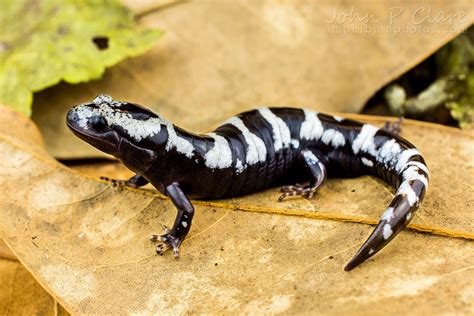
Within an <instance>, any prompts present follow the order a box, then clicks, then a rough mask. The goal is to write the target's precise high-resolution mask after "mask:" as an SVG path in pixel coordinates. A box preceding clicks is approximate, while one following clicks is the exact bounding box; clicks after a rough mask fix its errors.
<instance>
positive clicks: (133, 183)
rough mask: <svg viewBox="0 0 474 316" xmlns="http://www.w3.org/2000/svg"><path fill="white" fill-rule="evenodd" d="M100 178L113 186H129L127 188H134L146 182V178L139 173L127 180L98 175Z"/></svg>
mask: <svg viewBox="0 0 474 316" xmlns="http://www.w3.org/2000/svg"><path fill="white" fill-rule="evenodd" d="M100 180H105V181H107V182H109V183H110V184H111V185H112V186H113V187H119V188H123V187H129V188H134V189H136V188H139V187H141V186H144V185H145V184H147V183H148V180H146V179H145V178H143V177H142V176H140V175H135V176H133V177H131V178H130V179H128V180H117V179H111V178H109V177H100Z"/></svg>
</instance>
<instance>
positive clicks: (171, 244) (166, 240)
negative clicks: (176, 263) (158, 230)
mask: <svg viewBox="0 0 474 316" xmlns="http://www.w3.org/2000/svg"><path fill="white" fill-rule="evenodd" d="M165 231H166V232H165V234H164V235H161V236H160V235H151V236H150V240H151V241H153V242H155V241H162V242H163V243H161V244H159V245H158V246H156V253H157V254H159V255H160V256H162V255H163V254H164V253H165V251H167V250H168V249H173V254H174V258H175V259H179V246H181V240H179V238H178V237H175V236H173V235H171V233H170V232H169V230H168V229H165Z"/></svg>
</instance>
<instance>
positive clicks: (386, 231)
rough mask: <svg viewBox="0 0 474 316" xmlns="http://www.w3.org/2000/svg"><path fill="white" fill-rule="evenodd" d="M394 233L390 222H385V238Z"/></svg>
mask: <svg viewBox="0 0 474 316" xmlns="http://www.w3.org/2000/svg"><path fill="white" fill-rule="evenodd" d="M392 234H393V231H392V227H391V226H390V224H385V225H384V226H383V239H385V240H387V239H389V238H390V236H392Z"/></svg>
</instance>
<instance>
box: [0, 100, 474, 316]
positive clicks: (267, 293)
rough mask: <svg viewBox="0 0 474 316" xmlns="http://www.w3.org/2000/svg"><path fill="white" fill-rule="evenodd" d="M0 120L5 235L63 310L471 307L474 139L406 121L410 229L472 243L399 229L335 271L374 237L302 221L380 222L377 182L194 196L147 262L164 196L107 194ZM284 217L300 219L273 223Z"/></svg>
mask: <svg viewBox="0 0 474 316" xmlns="http://www.w3.org/2000/svg"><path fill="white" fill-rule="evenodd" d="M5 111H8V110H6V109H5V108H1V107H0V173H1V177H0V191H1V192H6V194H5V195H2V196H1V197H0V219H1V220H0V237H2V238H4V239H5V241H6V242H7V243H8V245H9V246H10V247H11V248H12V249H13V250H14V252H15V254H16V255H17V256H18V258H19V259H20V260H21V262H22V263H23V264H24V265H25V266H26V267H27V268H28V269H29V270H30V271H31V272H32V274H33V275H34V276H35V277H36V278H37V280H38V281H39V282H40V283H41V284H42V285H43V286H44V287H45V288H46V289H47V290H48V292H50V293H51V294H52V295H54V297H55V298H56V299H57V300H58V301H60V302H61V304H63V305H64V306H65V307H66V308H67V309H68V310H69V311H71V312H74V313H78V314H92V313H93V314H104V313H113V314H128V313H137V314H140V313H158V312H162V313H165V314H166V313H181V312H197V313H199V312H206V313H217V312H223V311H227V312H253V313H260V312H270V313H278V312H287V313H302V312H306V313H309V312H312V313H325V314H327V313H331V314H332V313H352V314H354V313H355V314H366V313H371V314H373V313H386V314H395V313H397V314H400V313H402V314H406V313H410V314H439V313H444V314H446V313H457V314H469V313H472V312H473V307H474V306H473V304H472V302H473V297H472V295H473V292H472V290H473V288H472V284H473V277H472V269H473V268H474V256H473V253H474V245H473V243H472V239H474V236H473V232H472V226H470V225H472V222H473V215H472V211H471V210H472V202H473V201H472V195H471V194H470V192H472V189H473V184H472V181H470V179H472V176H473V165H472V151H473V144H474V139H473V138H472V136H468V135H466V134H464V133H462V132H460V131H458V130H455V129H451V128H445V127H439V126H436V125H433V124H423V123H417V122H414V121H407V122H406V123H405V124H404V126H403V128H404V129H403V130H404V133H405V135H407V136H409V137H410V140H412V141H413V142H414V143H415V144H416V145H418V146H419V147H420V149H421V150H422V151H423V152H424V154H425V156H426V158H427V162H428V165H429V166H430V169H431V172H432V185H431V187H430V191H429V194H428V195H427V197H426V199H425V203H424V204H423V205H422V207H421V209H420V210H419V212H418V214H417V216H416V217H415V222H414V224H413V225H412V227H413V229H418V228H417V227H416V225H415V224H420V225H425V227H434V228H436V229H435V230H434V231H435V232H436V233H439V232H441V233H442V232H450V233H456V234H459V235H465V237H466V238H470V239H471V240H468V239H462V238H448V237H440V236H436V235H427V234H420V233H417V232H402V233H401V234H400V235H399V236H398V237H397V238H396V240H394V241H393V242H392V243H391V244H390V245H389V246H388V247H386V249H384V251H382V252H381V253H380V254H378V255H377V256H375V257H374V259H373V260H369V261H368V262H367V263H366V264H364V265H363V266H361V267H360V268H358V269H355V270H354V271H352V272H350V273H347V272H344V271H343V269H342V268H343V265H344V263H345V262H347V260H348V259H349V258H350V257H351V256H352V255H353V254H354V252H355V251H356V248H357V247H358V246H359V245H360V243H361V242H362V241H363V240H364V238H365V237H366V235H367V234H368V233H369V232H370V230H371V229H372V228H371V227H370V226H369V225H360V224H356V223H351V222H340V221H337V220H332V221H328V220H319V219H314V218H307V217H311V216H310V214H319V215H320V216H321V217H323V218H326V219H327V218H329V216H326V215H327V214H328V213H333V214H331V215H334V214H336V215H338V216H339V219H344V218H345V219H346V220H349V221H352V220H354V218H356V219H357V218H362V219H366V220H367V221H369V222H375V221H376V219H377V218H378V216H379V214H378V212H379V211H380V210H381V209H383V206H384V205H385V204H386V203H387V201H388V199H389V198H390V196H391V193H390V192H389V191H387V189H386V187H385V186H384V185H382V184H381V183H379V182H377V181H374V180H372V178H368V177H366V178H359V179H353V180H337V179H335V180H331V181H329V183H328V184H327V185H326V187H325V188H324V189H323V190H322V191H321V192H320V194H318V196H317V197H316V198H315V199H314V200H311V201H307V200H303V199H294V200H291V201H288V202H285V203H277V202H275V201H276V197H277V196H278V193H277V191H278V190H277V189H272V190H268V191H265V192H263V193H259V194H254V195H251V196H248V197H244V198H241V199H233V200H223V201H209V202H206V201H195V205H196V211H197V216H196V217H195V222H194V225H193V228H192V231H191V233H190V236H189V238H188V239H187V240H186V242H185V243H184V245H183V250H182V257H181V259H180V260H179V261H175V260H174V259H172V256H171V255H170V254H167V255H165V256H163V257H159V256H156V255H155V253H154V249H153V247H152V245H151V244H150V242H149V240H148V238H147V236H148V235H150V234H152V233H156V232H160V225H161V224H169V223H171V222H172V220H173V218H174V215H175V209H174V207H173V206H172V205H171V203H170V202H169V201H168V200H166V199H164V198H163V197H162V196H160V195H159V194H155V193H154V192H153V191H146V190H132V189H123V190H119V189H116V188H112V187H110V186H108V185H107V184H106V183H103V182H100V181H97V180H96V179H93V178H91V177H89V176H84V175H81V174H79V173H77V172H74V171H72V170H71V169H69V168H66V167H64V166H63V165H61V164H59V163H57V162H55V161H54V160H52V159H51V158H50V157H48V156H46V154H44V153H39V151H32V150H31V148H30V147H28V146H25V145H24V141H22V140H16V139H12V137H10V136H11V135H10V136H7V137H5V133H4V132H3V131H2V127H3V126H4V124H3V121H2V120H1V119H2V118H3V117H7V114H4V113H5ZM360 118H364V117H363V116H360ZM365 118H367V117H365ZM11 119H14V118H13V117H12V118H11ZM372 121H374V122H381V120H380V119H372ZM19 129H21V128H19ZM18 132H19V134H20V135H22V134H24V133H23V132H22V131H18ZM105 168H114V167H110V166H105ZM113 173H114V174H115V171H113ZM354 189H355V190H356V191H355V192H351V190H354ZM246 207H253V208H254V209H252V208H246ZM238 209H243V210H247V211H249V212H242V211H238ZM291 210H293V211H296V213H298V212H299V213H300V214H299V215H302V216H282V215H281V214H285V213H288V212H289V211H291ZM263 211H268V212H274V213H275V214H264V213H261V212H263ZM295 215H297V214H295ZM395 311H396V312H395Z"/></svg>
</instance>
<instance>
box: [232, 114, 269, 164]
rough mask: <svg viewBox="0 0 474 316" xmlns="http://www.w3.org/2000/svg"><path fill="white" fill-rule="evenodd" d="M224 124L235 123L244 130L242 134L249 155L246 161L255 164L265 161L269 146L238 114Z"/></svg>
mask: <svg viewBox="0 0 474 316" xmlns="http://www.w3.org/2000/svg"><path fill="white" fill-rule="evenodd" d="M224 124H231V125H234V126H235V127H236V128H238V129H239V130H240V131H241V132H242V136H244V138H245V142H246V143H247V155H246V162H247V163H248V164H251V165H252V164H255V163H257V162H259V161H265V159H266V157H267V147H265V143H264V142H263V140H261V139H260V138H259V137H258V136H257V135H255V134H253V133H251V132H250V131H249V129H248V128H247V126H245V124H244V122H242V120H241V119H240V118H238V117H236V116H234V117H231V118H230V119H228V120H227V121H225V122H224Z"/></svg>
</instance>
